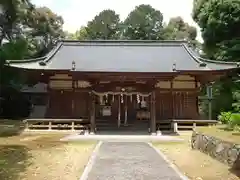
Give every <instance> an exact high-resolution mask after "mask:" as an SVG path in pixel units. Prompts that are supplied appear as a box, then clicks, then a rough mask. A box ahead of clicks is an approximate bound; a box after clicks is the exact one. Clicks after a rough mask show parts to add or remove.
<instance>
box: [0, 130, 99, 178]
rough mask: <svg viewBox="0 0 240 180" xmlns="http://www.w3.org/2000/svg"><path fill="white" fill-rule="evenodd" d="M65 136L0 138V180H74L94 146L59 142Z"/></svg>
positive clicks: (80, 172) (92, 144) (94, 143)
mask: <svg viewBox="0 0 240 180" xmlns="http://www.w3.org/2000/svg"><path fill="white" fill-rule="evenodd" d="M63 136H65V135H64V134H45V135H43V134H41V135H39V134H34V135H26V134H20V135H17V136H11V137H0V180H33V179H34V180H66V179H67V180H77V179H79V178H80V176H81V174H82V172H83V170H84V168H85V165H86V164H87V162H88V159H89V157H90V155H91V153H92V151H93V149H94V147H95V145H96V142H75V143H66V142H60V141H59V139H60V138H61V137H63Z"/></svg>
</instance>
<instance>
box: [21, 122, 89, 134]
mask: <svg viewBox="0 0 240 180" xmlns="http://www.w3.org/2000/svg"><path fill="white" fill-rule="evenodd" d="M23 122H24V124H25V129H26V130H72V131H75V130H89V129H90V126H91V125H90V121H89V120H88V119H25V120H24V121H23Z"/></svg>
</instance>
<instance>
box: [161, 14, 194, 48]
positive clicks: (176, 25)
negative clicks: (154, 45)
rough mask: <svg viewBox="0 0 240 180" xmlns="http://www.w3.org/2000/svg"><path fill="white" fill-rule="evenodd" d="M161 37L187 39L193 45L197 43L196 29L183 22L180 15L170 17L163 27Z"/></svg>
mask: <svg viewBox="0 0 240 180" xmlns="http://www.w3.org/2000/svg"><path fill="white" fill-rule="evenodd" d="M163 37H164V39H167V40H187V41H189V42H190V43H191V44H192V45H193V46H194V47H196V46H197V45H198V43H199V42H198V41H197V40H196V37H197V29H196V28H195V27H193V26H190V25H189V24H188V23H186V22H184V20H183V19H182V17H180V16H178V17H174V18H171V19H170V20H169V22H168V24H167V25H166V26H165V27H164V30H163Z"/></svg>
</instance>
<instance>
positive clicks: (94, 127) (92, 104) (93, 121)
mask: <svg viewBox="0 0 240 180" xmlns="http://www.w3.org/2000/svg"><path fill="white" fill-rule="evenodd" d="M90 97H91V98H90V99H91V103H90V104H91V108H90V109H91V110H90V112H91V114H90V123H91V127H90V133H91V134H94V133H95V129H96V122H95V98H94V94H93V93H90Z"/></svg>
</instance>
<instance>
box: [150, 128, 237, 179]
mask: <svg viewBox="0 0 240 180" xmlns="http://www.w3.org/2000/svg"><path fill="white" fill-rule="evenodd" d="M191 134H192V133H191V132H184V133H182V134H181V137H182V138H183V139H184V142H178V143H153V145H155V146H156V147H157V148H159V149H160V150H161V151H162V152H163V153H164V154H165V155H166V156H167V157H168V158H169V159H170V160H171V161H172V162H173V163H174V164H175V165H176V166H177V167H178V168H179V170H180V171H181V172H183V173H184V174H185V175H186V176H188V177H189V178H190V179H191V180H240V178H239V177H237V176H236V175H235V174H233V173H231V171H230V167H228V166H226V165H224V164H222V163H220V162H218V161H217V160H214V159H213V158H211V157H210V156H208V155H206V154H204V153H201V152H200V151H197V150H192V149H191V146H190V139H191Z"/></svg>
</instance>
